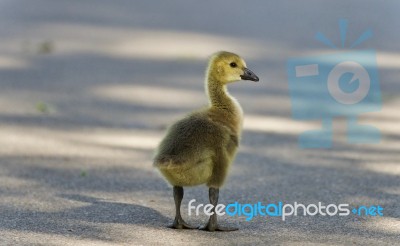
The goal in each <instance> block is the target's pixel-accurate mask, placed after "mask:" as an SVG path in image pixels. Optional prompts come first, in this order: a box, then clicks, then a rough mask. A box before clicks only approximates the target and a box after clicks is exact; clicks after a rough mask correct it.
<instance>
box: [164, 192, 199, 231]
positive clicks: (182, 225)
mask: <svg viewBox="0 0 400 246" xmlns="http://www.w3.org/2000/svg"><path fill="white" fill-rule="evenodd" d="M182 199H183V188H182V187H181V186H174V200H175V209H176V213H175V220H174V223H173V224H172V225H171V226H170V227H171V228H173V229H197V228H198V227H197V226H191V225H189V224H187V223H186V222H185V221H184V220H183V219H182V216H181V202H182Z"/></svg>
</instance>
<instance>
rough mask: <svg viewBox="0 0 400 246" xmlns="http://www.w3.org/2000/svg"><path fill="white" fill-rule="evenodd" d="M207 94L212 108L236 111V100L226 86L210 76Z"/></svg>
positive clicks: (207, 83)
mask: <svg viewBox="0 0 400 246" xmlns="http://www.w3.org/2000/svg"><path fill="white" fill-rule="evenodd" d="M206 92H207V95H208V98H209V103H210V106H211V107H214V108H220V109H226V110H228V111H232V112H233V111H236V107H235V106H236V104H235V101H234V100H235V99H234V98H233V97H232V96H231V95H229V93H228V90H227V88H226V85H225V84H224V83H222V82H220V81H218V80H217V79H216V78H215V77H213V76H210V75H209V76H208V78H207V81H206Z"/></svg>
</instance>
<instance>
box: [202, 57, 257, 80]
mask: <svg viewBox="0 0 400 246" xmlns="http://www.w3.org/2000/svg"><path fill="white" fill-rule="evenodd" d="M207 73H208V76H210V77H211V78H213V79H215V80H217V81H219V82H221V83H224V84H227V83H231V82H235V81H239V80H251V81H255V82H257V81H258V80H259V79H258V77H257V75H255V74H254V73H253V72H252V71H251V70H250V69H248V68H247V67H246V62H245V61H244V60H243V59H242V58H241V57H240V56H238V55H236V54H234V53H230V52H227V51H220V52H217V53H215V54H214V55H212V56H211V59H210V62H209V65H208V69H207Z"/></svg>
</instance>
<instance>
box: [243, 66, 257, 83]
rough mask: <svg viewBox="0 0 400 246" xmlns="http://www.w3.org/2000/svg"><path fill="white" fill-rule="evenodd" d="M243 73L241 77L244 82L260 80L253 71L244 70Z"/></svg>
mask: <svg viewBox="0 0 400 246" xmlns="http://www.w3.org/2000/svg"><path fill="white" fill-rule="evenodd" d="M243 71H244V73H243V75H240V78H242V80H251V81H255V82H257V81H258V80H259V79H258V77H257V75H255V73H253V71H251V70H250V69H248V68H244V69H243Z"/></svg>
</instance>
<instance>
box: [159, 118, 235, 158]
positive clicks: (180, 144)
mask: <svg viewBox="0 0 400 246" xmlns="http://www.w3.org/2000/svg"><path fill="white" fill-rule="evenodd" d="M226 138H229V136H227V133H226V132H225V130H224V129H223V128H222V127H221V126H220V125H218V124H216V123H215V122H212V121H211V120H209V119H208V117H207V116H206V115H205V114H202V113H195V114H192V115H189V116H188V117H186V118H184V119H182V120H180V121H178V122H176V123H175V124H174V125H172V126H171V127H170V128H169V130H168V132H167V134H166V136H165V137H164V139H163V140H162V141H161V143H160V145H159V147H158V149H157V154H156V157H155V160H154V161H155V164H157V165H160V164H161V163H169V164H171V163H174V164H177V165H179V164H182V163H187V162H191V163H196V162H198V161H199V160H201V159H204V158H207V157H208V156H210V155H212V154H213V150H215V149H220V147H222V146H223V144H224V142H226Z"/></svg>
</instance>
